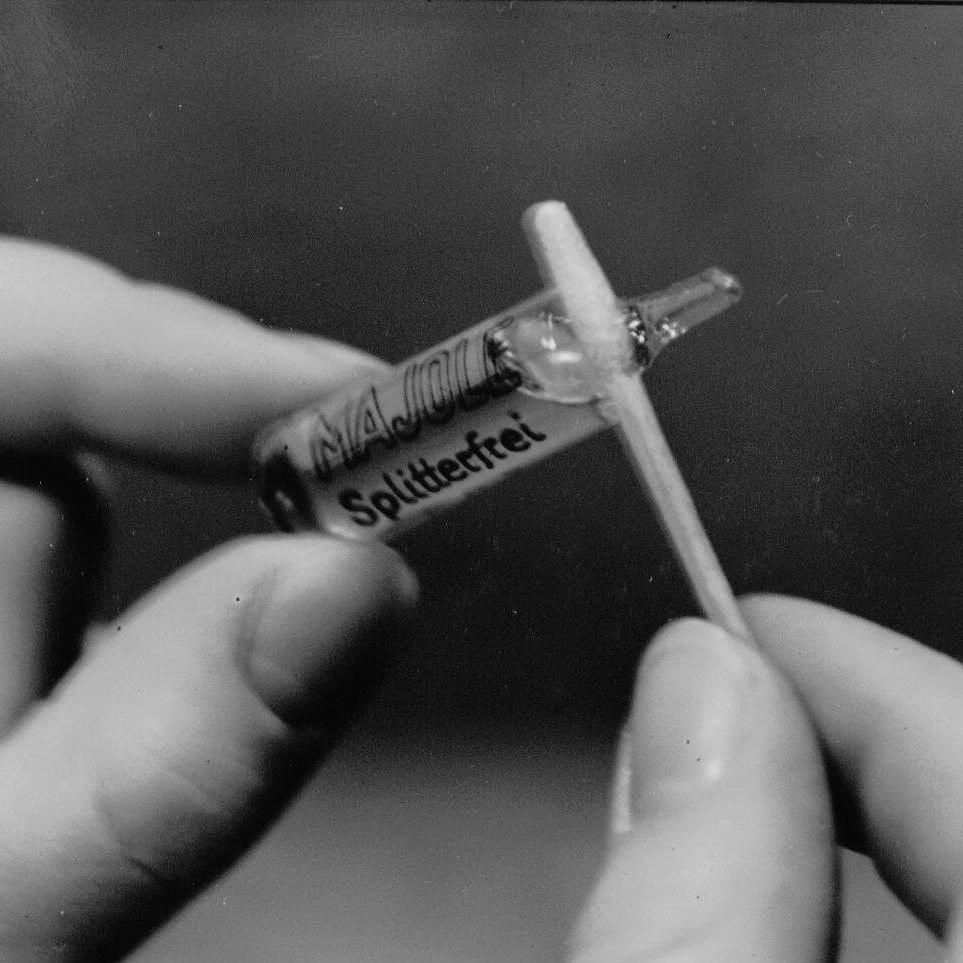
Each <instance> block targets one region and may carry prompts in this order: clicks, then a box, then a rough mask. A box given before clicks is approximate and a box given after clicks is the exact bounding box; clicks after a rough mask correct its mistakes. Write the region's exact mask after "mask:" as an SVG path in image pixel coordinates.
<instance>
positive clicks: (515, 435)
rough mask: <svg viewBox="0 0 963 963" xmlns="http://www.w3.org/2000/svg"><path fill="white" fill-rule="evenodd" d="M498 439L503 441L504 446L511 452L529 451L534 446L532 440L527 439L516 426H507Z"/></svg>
mask: <svg viewBox="0 0 963 963" xmlns="http://www.w3.org/2000/svg"><path fill="white" fill-rule="evenodd" d="M498 440H499V441H500V442H501V443H502V448H505V449H506V450H507V451H511V452H516V453H517V452H520V451H528V449H529V448H531V447H532V443H531V442H530V441H526V440H525V438H524V437H523V435H522V434H521V432H518V431H515V429H514V428H506V429H505V430H504V431H503V432H502V433H501V434H500V435H499V436H498Z"/></svg>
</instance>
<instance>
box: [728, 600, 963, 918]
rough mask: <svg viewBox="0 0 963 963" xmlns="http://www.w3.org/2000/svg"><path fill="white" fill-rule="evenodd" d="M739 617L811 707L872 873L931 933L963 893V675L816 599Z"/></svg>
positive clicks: (760, 606)
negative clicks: (876, 871)
mask: <svg viewBox="0 0 963 963" xmlns="http://www.w3.org/2000/svg"><path fill="white" fill-rule="evenodd" d="M743 609H744V611H745V613H746V616H747V618H748V620H749V624H750V626H751V627H752V630H753V633H754V636H755V638H756V639H757V640H758V642H759V644H760V646H761V647H762V648H763V649H764V650H765V651H766V652H767V653H768V654H769V655H770V656H771V657H772V658H773V659H774V660H775V662H776V663H777V664H778V665H779V667H780V668H781V669H782V670H783V671H784V672H785V673H786V674H787V675H788V676H789V678H790V679H791V680H792V682H793V683H794V684H795V686H796V688H797V690H798V692H799V694H800V696H801V698H802V700H803V703H804V704H805V706H806V708H807V709H808V710H809V713H810V715H811V717H812V719H813V720H814V722H815V724H816V728H817V730H818V731H819V735H820V737H821V739H822V742H823V745H824V746H825V748H826V751H827V752H828V754H829V757H830V762H831V765H832V769H833V770H834V775H835V776H836V778H837V779H838V780H839V783H840V785H841V788H842V791H843V792H844V793H845V794H846V796H847V798H846V799H845V800H844V803H845V805H846V806H847V807H849V806H852V807H853V808H854V810H855V811H856V812H857V814H858V819H859V821H860V823H861V826H860V828H861V829H862V832H863V836H864V840H863V841H864V843H865V846H866V849H867V851H868V853H869V855H871V856H872V857H873V860H874V862H875V863H876V866H877V868H878V869H879V871H880V874H881V875H882V877H883V878H884V879H885V880H886V882H887V883H888V884H889V886H890V888H891V889H893V891H894V892H895V893H896V894H897V895H898V896H899V897H900V898H901V899H902V900H903V902H904V903H906V904H907V905H908V906H909V907H910V908H911V909H912V910H913V911H914V912H915V913H916V915H917V916H918V917H920V919H922V920H923V922H925V923H926V924H927V925H929V926H930V928H931V929H933V930H934V931H935V932H936V933H937V934H939V933H940V932H941V931H942V930H943V928H944V927H945V926H946V924H947V921H948V919H949V917H950V915H951V914H952V912H953V907H954V905H955V904H956V903H957V902H958V901H959V899H960V897H961V895H963V743H961V741H960V733H961V732H963V666H961V665H960V664H959V663H958V662H956V661H955V660H954V659H951V658H950V657H949V656H946V655H943V654H942V653H940V652H937V651H935V650H933V649H930V648H927V647H926V646H924V645H921V644H920V643H919V642H914V641H913V640H912V639H908V638H906V637H905V636H902V635H899V634H897V633H896V632H891V631H890V630H888V629H884V628H882V627H880V626H878V625H875V624H873V623H872V622H868V621H866V620H865V619H860V618H857V617H855V616H852V615H847V614H845V613H843V612H839V611H836V610H835V609H831V608H828V607H826V606H823V605H817V604H815V603H813V602H804V601H801V600H798V599H789V598H782V597H778V596H756V597H753V598H750V599H747V600H744V601H743Z"/></svg>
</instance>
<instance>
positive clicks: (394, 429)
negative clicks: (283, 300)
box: [254, 268, 740, 539]
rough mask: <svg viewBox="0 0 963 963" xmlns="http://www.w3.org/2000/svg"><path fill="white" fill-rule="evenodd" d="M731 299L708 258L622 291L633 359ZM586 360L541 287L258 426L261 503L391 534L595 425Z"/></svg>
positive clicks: (286, 519)
mask: <svg viewBox="0 0 963 963" xmlns="http://www.w3.org/2000/svg"><path fill="white" fill-rule="evenodd" d="M739 297H740V288H739V284H738V282H737V281H736V279H735V278H734V277H733V276H732V275H731V274H728V273H726V272H725V271H722V270H719V269H718V268H711V269H709V270H708V271H704V272H703V273H702V274H699V275H697V276H695V277H692V278H688V279H687V280H685V281H681V282H679V283H677V284H674V285H672V286H671V287H670V288H667V289H666V290H664V291H660V292H659V293H657V294H653V295H649V296H647V297H644V298H640V299H628V300H625V301H623V302H622V304H623V314H622V317H623V321H624V324H625V332H626V338H627V339H629V340H630V343H631V345H632V359H633V360H632V370H635V371H638V372H639V374H641V373H643V372H645V371H646V370H648V368H649V367H650V365H651V364H652V362H653V360H654V359H655V357H656V355H658V353H659V352H660V351H661V350H662V348H664V347H665V346H666V345H667V344H668V343H669V342H671V341H674V340H675V339H676V338H678V337H679V336H680V335H681V334H683V333H684V332H685V331H687V330H689V329H690V328H692V327H693V326H694V325H696V324H699V323H700V322H702V321H704V320H706V319H707V318H710V317H712V316H713V315H715V314H717V313H719V312H720V311H722V310H724V309H725V308H727V307H729V306H730V305H731V304H734V303H735V302H736V301H737V300H738V299H739ZM592 364H593V362H592V359H591V357H590V356H589V353H588V352H586V351H585V350H584V349H583V347H582V345H581V344H580V342H579V341H578V339H577V337H576V336H575V334H574V332H573V330H572V328H571V327H570V325H569V322H568V319H566V318H565V317H564V316H563V315H561V314H560V313H559V311H558V304H557V298H556V296H555V294H554V292H553V291H551V290H548V291H544V292H542V293H541V294H539V295H536V296H535V297H533V298H531V299H530V300H528V301H525V302H523V303H521V304H517V305H515V306H514V307H511V308H509V309H508V310H507V311H503V312H502V313H500V314H497V315H495V316H494V317H492V318H489V319H488V320H486V321H483V322H481V324H478V325H476V326H474V327H472V328H469V329H468V330H467V331H464V332H462V333H461V334H459V335H457V336H455V337H453V338H450V339H448V340H447V341H444V342H442V343H441V344H439V345H437V346H435V347H434V348H431V349H430V350H428V351H425V352H423V353H421V354H418V355H416V356H415V357H413V358H410V359H409V360H408V361H405V362H404V363H402V364H400V365H398V367H396V368H395V369H393V370H392V371H390V372H388V373H387V374H385V375H381V376H377V377H375V378H373V379H370V380H364V381H361V382H359V383H356V384H353V385H350V386H348V387H346V388H344V389H342V390H341V391H338V392H336V393H334V394H332V395H329V396H328V397H326V398H324V399H323V400H321V401H319V402H318V403H317V404H314V405H312V406H310V407H309V408H305V409H303V410H301V411H298V412H296V413H295V414H293V415H290V416H288V417H287V418H285V419H283V420H281V421H279V422H277V423H275V424H274V425H271V426H270V427H269V428H267V429H266V430H265V431H264V432H262V433H261V435H260V436H259V437H258V439H257V441H256V443H255V446H254V459H255V463H256V466H257V473H258V479H259V487H260V497H261V502H262V504H263V506H264V508H265V510H266V511H267V513H268V514H269V516H270V517H271V518H272V519H273V521H274V523H275V524H276V525H277V526H278V527H279V528H281V529H283V530H286V531H296V530H303V529H320V530H322V531H326V532H330V533H332V534H335V535H340V536H348V537H352V538H361V539H374V538H383V537H385V536H388V535H390V534H394V533H396V532H398V531H400V530H402V529H403V528H407V527H410V526H412V525H414V524H416V523H418V522H420V521H422V520H423V519H424V518H425V517H426V516H427V515H429V514H431V513H434V512H436V511H438V510H440V509H443V508H445V507H447V506H449V505H451V504H452V503H453V502H457V501H460V500H461V499H463V498H465V497H467V496H469V495H470V494H471V493H472V492H474V491H477V490H478V489H480V488H485V487H487V486H489V485H492V484H494V483H495V482H496V481H498V480H499V479H501V478H503V477H504V476H505V475H506V474H508V473H509V472H511V471H515V470H516V469H519V468H522V467H524V466H525V465H529V464H532V463H533V462H536V461H540V460H541V459H543V458H545V457H547V456H548V455H550V454H552V453H553V452H555V451H558V450H560V449H563V448H567V447H568V446H569V445H572V444H575V443H576V442H578V441H581V440H582V439H583V438H587V437H589V436H590V435H593V434H595V433H596V432H599V431H601V430H603V429H604V428H606V427H608V425H609V421H608V420H607V417H606V408H605V399H604V398H600V397H598V396H597V395H596V394H594V393H593V391H592V389H591V388H590V387H589V386H590V385H591V384H593V383H596V380H597V379H593V378H592V376H591V372H592V367H591V366H592Z"/></svg>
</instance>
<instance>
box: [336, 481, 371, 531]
mask: <svg viewBox="0 0 963 963" xmlns="http://www.w3.org/2000/svg"><path fill="white" fill-rule="evenodd" d="M338 503H339V504H340V505H341V507H342V508H343V509H344V510H345V511H346V512H350V513H351V521H353V522H354V523H355V525H361V526H362V527H363V528H370V527H371V526H372V525H374V524H375V523H376V522H377V521H378V513H377V512H376V511H373V510H372V509H370V508H368V506H367V505H365V503H364V495H362V494H361V492H359V491H358V490H357V489H356V488H346V489H345V490H344V491H343V492H341V494H340V495H339V496H338Z"/></svg>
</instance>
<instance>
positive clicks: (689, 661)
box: [630, 619, 754, 813]
mask: <svg viewBox="0 0 963 963" xmlns="http://www.w3.org/2000/svg"><path fill="white" fill-rule="evenodd" d="M750 658H751V657H750V654H749V653H748V651H746V650H745V649H744V647H743V644H742V643H740V642H737V641H736V640H735V639H733V638H732V637H731V636H729V635H727V634H726V633H725V632H724V631H723V630H722V629H719V628H717V627H716V626H713V625H710V624H709V623H707V622H702V621H699V620H697V619H686V620H684V621H680V622H677V623H674V624H672V625H670V626H668V627H667V628H665V629H663V630H662V632H661V633H660V634H659V635H658V636H657V637H656V639H655V640H654V641H653V643H652V645H651V646H650V649H649V651H648V652H647V653H646V655H645V657H644V659H643V660H642V666H641V670H640V677H639V682H638V684H637V686H636V693H635V699H634V702H633V708H632V717H631V723H630V724H631V729H632V737H633V746H634V751H633V754H632V770H633V772H632V789H631V795H632V799H631V806H632V810H633V811H634V812H636V813H642V812H645V811H648V810H650V809H652V808H653V807H662V806H665V805H666V804H669V805H671V804H673V803H684V802H685V801H686V800H688V799H691V798H692V797H694V796H698V795H700V794H702V793H703V792H705V791H707V790H708V789H709V788H710V787H711V786H712V785H714V784H716V783H718V782H719V781H720V780H722V779H724V778H725V776H726V773H727V771H728V769H729V767H730V764H731V762H732V760H733V757H734V755H735V753H736V751H737V748H738V746H739V742H740V739H741V737H742V735H743V732H744V720H745V717H746V714H747V711H749V704H750V693H751V689H752V686H753V679H754V671H753V667H752V663H751V661H750Z"/></svg>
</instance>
